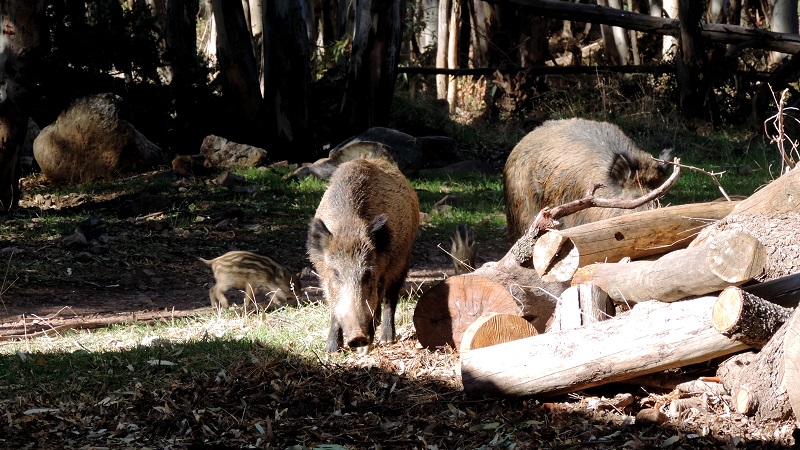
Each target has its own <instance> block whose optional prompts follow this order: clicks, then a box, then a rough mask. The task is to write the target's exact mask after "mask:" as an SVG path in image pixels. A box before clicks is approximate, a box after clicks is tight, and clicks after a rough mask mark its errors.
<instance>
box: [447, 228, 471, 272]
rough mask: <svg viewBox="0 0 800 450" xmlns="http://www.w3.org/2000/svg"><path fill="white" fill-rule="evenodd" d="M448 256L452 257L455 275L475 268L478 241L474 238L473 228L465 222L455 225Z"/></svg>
mask: <svg viewBox="0 0 800 450" xmlns="http://www.w3.org/2000/svg"><path fill="white" fill-rule="evenodd" d="M450 256H451V257H452V258H453V268H454V269H455V273H456V275H460V274H462V273H467V272H472V271H473V270H475V259H476V257H477V256H478V242H477V241H476V240H475V230H473V229H472V227H471V226H469V225H467V224H465V223H460V224H458V225H456V229H455V231H454V232H453V236H452V237H451V238H450Z"/></svg>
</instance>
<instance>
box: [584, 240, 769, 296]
mask: <svg viewBox="0 0 800 450" xmlns="http://www.w3.org/2000/svg"><path fill="white" fill-rule="evenodd" d="M766 257H767V256H766V251H765V249H764V246H763V245H761V243H760V242H759V241H758V240H757V239H755V238H754V237H752V236H750V235H748V234H747V233H745V232H743V231H734V230H732V231H728V232H725V233H720V234H719V235H718V236H717V237H716V238H715V239H713V240H712V241H710V242H708V243H707V245H704V246H702V247H695V248H687V249H682V250H676V251H674V252H672V253H668V254H666V255H664V256H662V257H661V258H659V259H657V260H655V261H633V262H629V263H624V264H593V265H590V266H587V267H584V268H582V269H580V270H579V271H578V272H577V273H576V274H575V277H574V278H573V280H572V282H573V283H574V284H578V283H587V284H593V285H596V286H599V287H600V288H602V289H603V290H604V291H606V292H608V295H609V296H610V297H611V298H612V299H614V300H615V301H618V302H629V303H636V302H642V301H646V300H660V301H662V302H674V301H676V300H681V299H684V298H686V297H689V296H693V295H704V294H708V293H711V292H716V291H719V290H721V289H724V288H726V287H728V286H737V285H740V284H742V283H745V282H747V281H749V280H751V279H753V278H754V277H756V276H758V275H760V274H761V273H762V272H763V270H764V264H765V261H766Z"/></svg>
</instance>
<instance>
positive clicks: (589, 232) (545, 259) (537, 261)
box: [533, 202, 736, 281]
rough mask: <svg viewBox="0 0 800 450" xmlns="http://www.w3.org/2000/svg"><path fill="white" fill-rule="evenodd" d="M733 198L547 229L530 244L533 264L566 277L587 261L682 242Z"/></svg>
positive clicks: (555, 277) (544, 273)
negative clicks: (560, 228)
mask: <svg viewBox="0 0 800 450" xmlns="http://www.w3.org/2000/svg"><path fill="white" fill-rule="evenodd" d="M735 204H736V202H709V203H695V204H689V205H680V206H669V207H666V208H658V209H654V210H650V211H641V212H636V213H631V214H626V215H623V216H619V217H614V218H611V219H606V220H602V221H599V222H593V223H588V224H585V225H580V226H577V227H573V228H569V229H566V230H551V231H549V232H548V233H546V234H544V235H542V236H541V237H540V238H539V239H538V241H537V242H536V245H535V246H534V248H533V266H534V268H535V269H536V272H537V273H538V274H539V275H540V276H541V277H542V280H544V281H569V280H570V279H572V276H573V274H574V273H575V271H576V270H577V269H578V268H580V267H583V266H585V265H587V264H592V263H597V262H617V261H619V260H621V259H622V258H624V257H630V258H633V259H636V258H642V257H645V256H652V255H659V254H662V253H667V252H670V251H672V250H677V249H680V248H685V247H687V246H688V245H689V243H690V242H691V241H692V239H694V236H695V235H696V234H697V232H698V231H699V230H700V229H701V228H702V227H704V226H707V225H708V224H709V223H711V222H713V221H715V220H718V219H721V218H722V217H725V216H726V215H727V214H728V213H730V212H731V211H732V210H733V208H734V206H735Z"/></svg>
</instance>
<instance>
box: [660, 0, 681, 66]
mask: <svg viewBox="0 0 800 450" xmlns="http://www.w3.org/2000/svg"><path fill="white" fill-rule="evenodd" d="M679 3H680V0H663V1H662V2H661V7H662V15H663V16H665V17H669V18H670V19H682V17H681V16H680V14H679V12H678V11H679V7H678V6H679V5H678V4H679ZM678 45H679V44H678V39H677V38H676V37H675V36H664V37H663V38H662V42H661V60H662V61H672V60H673V59H675V58H676V57H677V55H678Z"/></svg>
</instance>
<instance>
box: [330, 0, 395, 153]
mask: <svg viewBox="0 0 800 450" xmlns="http://www.w3.org/2000/svg"><path fill="white" fill-rule="evenodd" d="M404 13H405V2H404V1H403V0H362V1H360V2H359V3H358V8H357V11H356V26H355V34H354V35H353V47H352V51H351V54H350V67H349V71H348V74H347V87H346V88H345V95H344V99H343V101H342V108H341V115H340V117H341V119H342V126H341V127H340V132H341V133H343V134H344V137H345V138H346V137H349V136H353V135H354V134H357V133H358V132H361V131H363V130H366V129H367V128H370V127H374V126H381V125H386V124H387V122H388V121H389V113H390V111H391V106H392V98H393V97H394V85H395V81H396V79H395V74H396V70H397V63H398V58H399V54H400V43H401V39H402V35H403V18H404Z"/></svg>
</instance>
